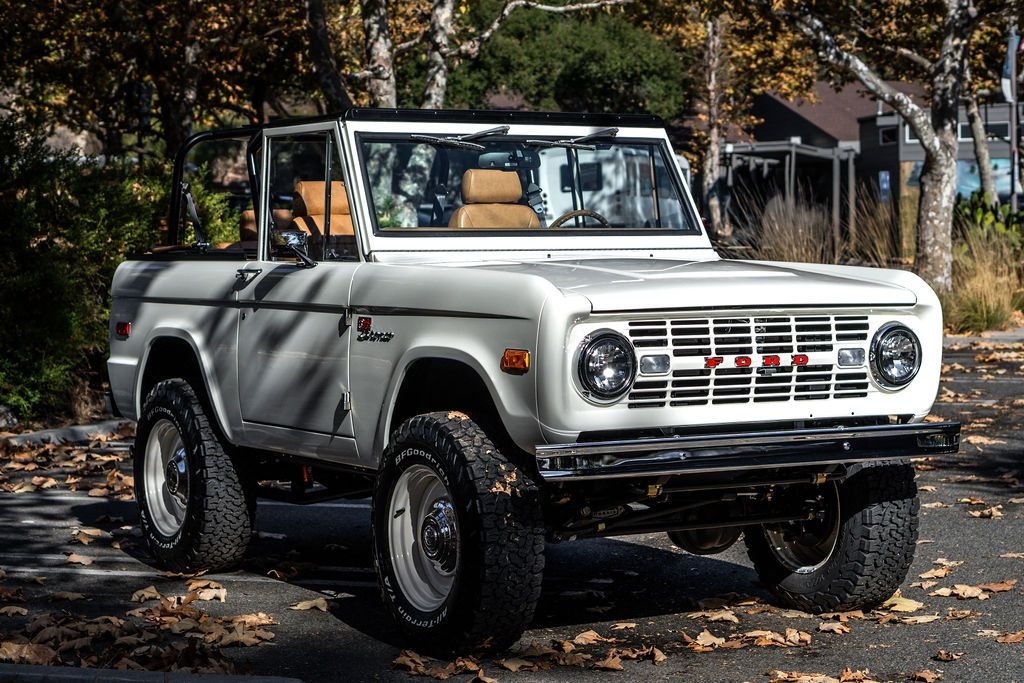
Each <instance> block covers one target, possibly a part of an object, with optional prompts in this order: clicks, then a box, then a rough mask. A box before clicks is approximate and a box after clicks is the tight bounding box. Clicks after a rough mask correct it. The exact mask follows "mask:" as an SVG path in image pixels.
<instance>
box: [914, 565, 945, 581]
mask: <svg viewBox="0 0 1024 683" xmlns="http://www.w3.org/2000/svg"><path fill="white" fill-rule="evenodd" d="M951 571H953V568H952V567H948V566H946V567H936V568H935V569H929V570H928V571H926V572H925V573H923V574H918V575H917V576H918V578H921V579H942V578H945V577H946V576H949V573H950V572H951Z"/></svg>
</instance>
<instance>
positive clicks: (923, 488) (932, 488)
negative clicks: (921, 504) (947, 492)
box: [917, 486, 937, 493]
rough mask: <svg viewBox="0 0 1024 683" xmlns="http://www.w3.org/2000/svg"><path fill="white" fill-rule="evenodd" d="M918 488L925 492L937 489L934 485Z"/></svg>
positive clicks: (932, 491)
mask: <svg viewBox="0 0 1024 683" xmlns="http://www.w3.org/2000/svg"><path fill="white" fill-rule="evenodd" d="M917 490H918V491H922V492H924V493H935V491H936V490H937V489H936V488H935V487H934V486H918V487H917Z"/></svg>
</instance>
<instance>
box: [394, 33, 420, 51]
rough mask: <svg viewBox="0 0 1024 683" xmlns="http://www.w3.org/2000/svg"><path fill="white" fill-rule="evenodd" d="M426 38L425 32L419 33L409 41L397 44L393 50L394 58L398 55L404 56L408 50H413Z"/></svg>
mask: <svg viewBox="0 0 1024 683" xmlns="http://www.w3.org/2000/svg"><path fill="white" fill-rule="evenodd" d="M426 37H427V32H426V31H425V30H424V31H420V32H419V33H418V34H416V35H415V36H413V37H412V38H410V39H409V40H407V41H405V42H404V43H399V44H398V45H395V49H394V53H395V56H396V57H397V56H398V55H403V54H405V53H406V52H408V51H409V50H411V49H413V48H414V47H416V46H417V45H419V44H420V43H422V42H423V39H424V38H426Z"/></svg>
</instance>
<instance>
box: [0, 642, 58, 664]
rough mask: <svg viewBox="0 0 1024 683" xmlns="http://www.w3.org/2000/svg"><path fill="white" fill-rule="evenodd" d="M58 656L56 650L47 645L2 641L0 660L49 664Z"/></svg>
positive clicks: (0, 644) (0, 643)
mask: <svg viewBox="0 0 1024 683" xmlns="http://www.w3.org/2000/svg"><path fill="white" fill-rule="evenodd" d="M56 658H57V653H56V651H54V650H53V648H50V647H47V646H46V645H39V644H33V643H14V642H11V641H4V642H0V661H4V662H14V663H16V664H49V663H51V662H53V660H55V659H56Z"/></svg>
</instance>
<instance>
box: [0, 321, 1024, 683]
mask: <svg viewBox="0 0 1024 683" xmlns="http://www.w3.org/2000/svg"><path fill="white" fill-rule="evenodd" d="M945 363H946V364H947V367H946V368H945V374H944V380H943V387H942V389H941V390H940V397H939V402H937V403H936V407H935V415H936V416H937V418H942V419H959V420H961V421H963V422H964V445H963V447H962V449H961V452H960V453H959V454H958V455H955V456H944V457H941V458H934V459H929V460H924V461H919V462H917V464H916V466H917V469H918V475H919V477H918V485H919V487H921V490H922V493H921V500H922V503H923V504H924V507H923V508H922V511H921V527H920V538H921V540H920V542H919V545H918V548H917V555H916V559H915V561H914V565H913V567H912V570H911V574H910V577H909V578H908V579H907V582H906V583H905V585H904V586H903V588H902V596H903V597H905V598H908V599H910V600H914V601H917V602H919V603H921V605H920V606H919V607H916V608H914V609H913V610H911V611H907V612H900V611H895V610H892V609H889V610H882V611H879V612H876V613H868V614H866V615H863V618H861V617H860V616H858V615H845V616H843V617H835V618H831V619H826V618H822V617H819V616H811V615H806V614H802V613H797V612H793V611H789V610H784V609H781V608H779V607H778V606H777V605H775V604H774V603H773V601H772V599H771V597H770V596H769V594H768V593H767V592H766V591H765V590H764V589H763V588H761V587H760V586H759V585H758V582H757V578H756V576H755V574H754V572H753V570H752V569H751V566H750V563H749V562H748V561H747V559H746V557H745V553H744V551H743V549H742V545H743V544H742V542H740V543H739V544H737V546H734V547H733V548H732V549H730V550H729V551H727V552H725V553H722V554H720V555H717V556H712V557H697V556H693V555H688V554H686V553H684V552H682V551H679V550H677V549H675V548H674V547H672V545H671V544H670V543H669V542H668V540H667V538H666V537H665V535H664V534H651V535H643V536H634V537H627V538H615V539H597V540H587V541H579V542H575V543H566V544H559V545H550V546H549V547H548V551H547V571H546V574H545V579H544V594H543V597H542V600H541V604H540V606H539V609H538V611H537V616H536V619H535V623H534V625H533V627H532V628H531V629H530V631H529V632H528V633H527V634H526V635H525V636H524V638H523V640H522V641H521V648H526V647H528V646H529V645H530V644H535V645H537V647H535V648H534V653H538V652H539V651H540V650H541V649H543V648H550V647H551V646H554V647H553V649H555V650H558V651H562V650H564V649H568V646H566V645H563V643H565V642H566V641H573V640H574V639H576V638H577V637H578V636H579V635H580V634H583V633H585V632H586V631H589V630H593V631H595V632H596V633H597V634H598V635H600V636H601V637H604V638H615V639H621V641H622V642H610V641H596V642H590V643H588V644H574V645H573V646H572V650H573V653H575V654H576V655H583V657H575V658H573V657H564V656H562V655H558V656H554V655H552V654H551V653H550V652H548V653H547V654H543V655H538V656H532V657H531V656H525V654H527V653H524V652H522V651H520V653H519V657H518V659H519V660H521V661H522V662H523V663H522V664H520V663H519V662H518V661H517V659H515V657H516V653H511V654H508V655H506V656H505V664H504V665H503V664H502V663H501V662H500V661H495V659H494V658H483V659H481V660H479V661H478V664H479V666H481V667H482V669H483V670H484V672H486V675H487V676H490V677H493V678H495V679H498V680H502V681H505V680H515V681H524V682H525V681H566V680H568V681H576V680H592V679H595V678H609V679H613V680H638V679H644V680H687V681H771V680H800V679H798V678H796V677H795V676H794V675H793V674H794V672H800V673H804V674H821V675H827V676H830V677H833V678H835V679H839V678H840V676H841V675H842V672H844V670H847V669H849V673H848V674H847V678H846V679H844V680H864V678H865V677H866V678H869V679H872V680H880V681H908V680H942V681H992V682H1000V681H1024V427H1022V423H1024V345H1022V344H1020V342H1019V340H1018V338H1013V337H1010V338H1001V339H998V340H977V339H962V340H961V339H954V340H951V342H950V344H949V345H948V348H947V351H946V357H945ZM103 446H104V448H107V449H108V450H109V449H111V448H114V449H115V450H116V448H117V447H118V445H117V444H116V443H114V444H110V443H106V444H103ZM122 466H123V464H122ZM9 476H11V481H14V477H13V475H9ZM57 479H58V481H59V480H60V478H59V477H58V478H57ZM958 501H965V502H958ZM1011 501H1016V502H1011ZM997 506H1001V507H997ZM972 513H976V514H975V515H972ZM136 519H137V515H136V512H135V504H134V502H132V501H131V500H117V499H116V497H113V496H109V495H106V496H104V495H96V496H90V495H88V493H86V492H85V491H84V490H83V491H79V492H70V491H68V490H66V488H65V487H54V488H50V489H48V490H41V489H40V490H36V491H30V492H23V493H0V568H2V569H3V570H4V571H5V572H6V575H7V576H6V579H5V580H3V581H0V589H2V588H4V587H6V588H8V589H10V590H17V591H18V593H19V596H20V597H21V598H23V599H24V602H18V601H17V600H14V601H10V600H3V599H0V608H2V607H3V606H4V605H17V606H20V607H23V608H25V609H26V611H27V614H26V615H12V616H0V633H3V634H4V635H5V637H6V634H10V633H18V632H19V631H21V630H23V629H25V628H27V624H28V623H30V622H31V620H32V619H34V618H37V617H38V616H39V615H41V614H53V613H58V614H62V613H65V612H66V613H68V614H75V615H81V616H82V617H83V618H85V619H96V618H99V617H104V616H117V617H119V618H122V619H127V618H128V617H126V613H127V612H128V611H129V610H132V609H136V608H139V607H145V606H147V605H153V604H155V602H154V601H150V602H147V603H141V604H140V603H135V602H131V600H130V599H131V596H132V594H133V593H134V592H135V591H137V590H139V589H142V588H145V587H148V586H150V585H152V586H154V587H155V588H156V589H157V590H158V591H159V592H160V593H161V594H162V595H164V596H174V595H183V594H185V593H187V588H186V579H184V578H182V577H169V576H167V575H165V574H163V573H162V572H160V571H158V570H156V569H153V568H152V567H151V566H150V565H149V564H147V555H146V551H145V549H144V548H143V547H141V544H140V543H139V540H138V539H137V538H135V537H134V536H133V533H132V525H134V524H135V522H136ZM122 527H125V528H122ZM258 528H259V532H260V535H259V537H258V538H257V539H256V540H255V542H254V544H253V545H252V547H251V549H250V551H249V553H248V555H247V559H246V561H245V563H244V564H243V566H242V567H241V568H240V569H239V570H237V571H233V572H229V573H222V574H215V575H208V576H204V577H202V578H203V579H207V580H211V581H215V582H217V584H219V585H221V586H223V588H224V589H225V591H226V593H225V596H224V597H225V600H224V602H219V601H217V600H210V601H204V602H202V603H198V602H197V603H193V605H199V607H200V609H201V610H202V611H203V612H204V613H205V614H207V615H209V618H211V619H216V618H218V617H220V618H222V619H230V618H231V617H232V615H241V614H255V613H260V612H262V613H265V614H267V615H270V616H271V617H272V619H273V620H274V621H276V622H277V623H276V624H273V625H270V626H266V627H265V628H266V629H267V630H269V631H271V632H272V633H273V637H272V639H270V640H265V641H261V644H254V645H252V646H249V647H237V646H232V647H224V648H222V649H221V652H222V654H223V656H224V657H225V658H226V659H227V660H228V661H229V662H230V663H231V665H232V666H233V667H235V670H236V671H237V672H238V673H248V674H255V675H264V676H286V677H294V678H299V679H302V680H305V681H337V680H346V681H348V680H406V679H407V678H408V676H409V674H408V673H407V672H406V671H405V670H404V669H403V668H395V667H394V666H393V663H394V662H395V660H396V657H398V656H399V653H400V651H401V650H402V649H403V648H409V649H412V650H415V649H416V643H409V642H403V641H402V639H401V638H400V636H399V635H398V634H397V633H396V631H395V629H394V628H393V626H392V625H391V623H390V621H389V620H388V618H387V616H386V614H385V613H384V610H383V608H382V605H381V603H380V599H379V595H378V591H377V586H376V581H375V577H374V574H373V571H372V564H371V559H370V549H369V544H370V529H369V502H368V501H367V500H354V501H335V502H330V503H323V504H318V505H312V506H294V505H289V504H285V503H277V502H269V501H265V502H261V503H260V505H259V508H258ZM82 529H90V530H96V529H98V530H99V531H100V532H101V533H100V534H99V535H98V536H96V537H95V539H94V540H92V541H90V542H89V543H88V545H83V544H82V543H80V542H78V541H76V540H75V539H76V536H78V535H79V534H80V533H81V530H82ZM90 533H93V531H90ZM69 553H76V554H77V555H80V556H84V557H85V558H86V559H88V560H90V563H89V564H87V565H83V564H73V563H70V562H69V557H68V554H69ZM956 563H962V564H956ZM927 572H931V576H932V578H926V579H922V578H920V575H921V574H925V573H927ZM943 572H946V575H945V576H936V575H938V574H942V573H943ZM34 577H44V579H43V580H42V582H39V581H37V580H36V579H35V578H34ZM1014 580H1016V581H1017V583H1015V584H1014V583H1012V581H1014ZM928 581H934V582H935V583H934V584H933V585H927V584H926V585H927V587H925V588H922V587H921V586H920V585H918V586H911V585H910V584H911V583H915V582H916V583H918V584H921V583H923V582H928ZM978 586H988V588H987V589H986V588H981V589H978V588H977V587H978ZM963 587H969V588H973V589H975V590H965V589H964V588H963ZM944 588H949V589H951V590H952V591H953V594H952V595H949V596H948V597H947V596H943V595H941V594H937V595H932V593H936V591H940V592H941V589H944ZM957 592H959V593H961V594H963V595H974V596H975V597H967V598H960V597H958V596H957ZM59 593H72V594H74V593H78V594H81V595H82V598H81V599H77V600H74V601H73V602H65V601H62V600H59V599H55V598H54V596H55V594H59ZM979 593H980V595H978V594H979ZM2 595H3V594H2V591H0V597H2ZM981 596H984V598H985V599H980V598H981ZM8 597H10V595H8ZM315 598H324V599H325V602H326V605H325V606H326V607H327V611H320V610H318V609H315V608H314V609H307V610H294V609H289V607H290V606H292V605H295V604H297V603H300V602H302V601H308V600H311V599H315ZM910 606H911V607H913V605H910ZM726 613H727V614H726ZM729 615H731V616H729ZM932 616H934V617H936V618H935V619H930V617H932ZM910 617H914V618H910ZM921 617H924V618H921ZM841 619H845V621H842V620H841ZM915 622H920V623H915ZM154 623H156V622H154ZM823 624H825V626H824V629H825V630H822V625H823ZM829 624H831V625H829ZM836 624H842V626H836ZM616 626H618V628H616ZM705 629H706V630H707V632H708V635H707V636H704V637H703V638H702V639H701V640H699V641H697V642H692V641H694V640H696V639H698V637H699V636H700V635H701V633H702V632H703V631H705ZM787 629H793V631H792V632H791V633H787ZM846 630H848V631H849V632H845V631H846ZM755 632H771V633H772V634H778V636H779V637H780V638H781V639H782V642H778V640H777V639H775V638H774V637H773V636H771V635H766V633H762V634H761V635H760V636H758V635H756V634H755V635H750V634H752V633H755ZM801 632H802V633H804V634H806V635H807V636H808V637H809V638H808V639H804V638H803V636H801V635H799V634H800V633H801ZM1017 632H1020V634H1021V638H1020V641H1021V642H1013V641H1014V637H1013V634H1015V633H1017ZM787 636H790V638H787ZM719 638H721V639H722V640H718V639H719ZM1001 639H1002V640H1008V641H1009V642H999V640H1001ZM588 640H593V638H592V637H584V638H582V639H580V642H581V643H585V642H586V641H588ZM808 640H809V642H808ZM702 643H704V644H702ZM650 647H655V648H657V649H658V651H660V652H661V653H663V654H664V660H663V661H662V662H661V663H659V664H655V663H653V662H652V661H651V659H652V658H653V656H654V655H653V654H652V651H651V650H648V649H646V648H650ZM612 649H615V650H617V654H618V655H619V657H618V659H619V660H620V662H619V663H618V664H616V662H615V661H610V659H609V657H608V653H609V650H612ZM940 650H941V651H943V652H944V653H946V654H945V655H944V658H945V659H947V660H948V661H941V659H940V657H943V656H941V655H939V652H940ZM588 655H589V659H588V658H587V656H588ZM630 657H636V659H630ZM406 661H408V659H407V660H406ZM413 661H415V660H413ZM602 661H603V662H605V663H606V664H607V665H608V667H609V668H613V669H614V668H615V666H619V665H621V667H622V669H623V670H622V671H614V670H612V671H597V670H595V668H594V665H595V663H597V662H602ZM445 664H447V662H445V661H429V660H428V661H425V662H424V664H423V666H422V667H419V670H420V671H421V672H422V671H425V670H427V669H429V668H430V667H438V668H437V669H435V673H438V672H440V671H441V668H442V667H444V665H445ZM574 664H582V666H575V665H574ZM405 668H417V667H416V666H415V665H408V664H407V665H406V667H405ZM453 668H454V667H453ZM509 668H518V669H519V671H517V672H512V671H511V670H509ZM531 669H535V670H531ZM772 672H774V673H772ZM780 672H781V673H780ZM856 672H860V676H861V677H860V678H858V677H857V675H858V674H857V673H856ZM783 674H786V675H787V676H790V677H789V678H786V677H784V676H783ZM915 676H916V678H915ZM930 676H934V677H933V678H929V677H930ZM472 677H473V674H472V673H463V674H457V675H455V676H454V677H453V680H465V681H468V680H471V679H472ZM2 678H3V674H2V670H0V679H2ZM803 680H805V681H813V680H826V679H813V678H806V679H803Z"/></svg>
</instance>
